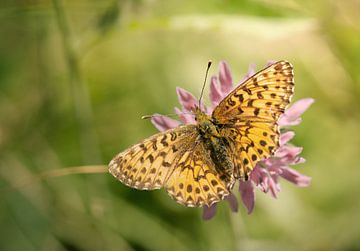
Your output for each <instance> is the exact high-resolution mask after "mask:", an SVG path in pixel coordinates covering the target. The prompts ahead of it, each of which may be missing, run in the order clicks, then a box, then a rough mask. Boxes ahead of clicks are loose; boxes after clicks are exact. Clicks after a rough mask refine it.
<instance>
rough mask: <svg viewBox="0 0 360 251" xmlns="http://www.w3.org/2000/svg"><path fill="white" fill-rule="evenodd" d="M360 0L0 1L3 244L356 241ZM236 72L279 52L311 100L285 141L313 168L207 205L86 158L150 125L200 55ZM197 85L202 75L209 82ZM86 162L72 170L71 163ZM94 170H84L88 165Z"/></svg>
mask: <svg viewBox="0 0 360 251" xmlns="http://www.w3.org/2000/svg"><path fill="white" fill-rule="evenodd" d="M359 10H360V2H359V1H357V0H347V1H332V0H328V1H326V0H320V1H306V0H305V1H304V0H285V1H271V0H242V1H235V0H211V1H205V0H200V1H179V0H167V1H159V0H132V1H131V0H121V1H113V0H101V1H100V0H98V1H96V0H91V1H90V0H74V1H70V0H68V1H65V0H53V1H46V0H43V1H41V0H19V1H6V0H5V1H1V3H0V34H1V39H0V250H76V251H77V250H144V251H145V250H146V251H147V250H154V251H155V250H156V251H157V250H160V251H161V250H314V251H315V250H348V251H353V250H360V224H359V223H360V214H359V212H360V200H359V197H358V196H359V194H360V185H359V184H360V179H359V178H360V166H359V165H360V133H359V130H360V124H359V122H360V102H359V97H360V71H359V69H360V28H359V27H360V15H359ZM208 59H212V60H213V62H214V66H213V67H212V68H211V74H215V73H216V72H217V63H218V62H219V61H220V60H226V61H227V62H228V63H229V64H230V67H231V69H232V72H233V77H234V80H235V81H239V80H241V79H242V77H243V76H244V75H245V74H246V72H247V70H248V67H249V64H251V63H255V64H256V66H257V69H260V68H262V67H263V66H264V65H265V64H266V62H267V61H268V60H269V59H271V60H278V59H286V60H289V61H290V62H292V64H293V65H294V67H295V77H296V94H295V98H294V100H298V99H301V98H304V97H313V98H314V99H315V100H316V102H315V104H314V105H313V106H312V107H311V108H310V109H309V110H308V111H307V112H306V113H305V114H304V115H303V123H302V124H301V125H299V126H297V127H295V132H296V138H295V139H294V140H293V143H294V144H295V145H298V146H303V147H304V151H303V153H302V156H303V157H304V158H306V159H307V162H306V163H304V164H301V165H298V166H296V167H295V168H297V170H299V171H300V172H302V173H304V174H306V175H309V176H311V177H313V180H312V184H311V186H310V187H308V188H297V187H295V186H293V185H292V184H289V183H287V182H286V181H284V180H283V181H282V182H281V186H282V192H281V193H280V196H279V198H278V199H276V200H275V199H273V198H271V197H270V196H269V195H265V194H263V193H261V192H260V191H257V194H256V195H257V197H256V206H255V210H254V212H253V214H251V215H247V213H246V211H245V209H244V208H243V206H240V211H239V212H238V213H237V214H234V213H231V212H230V210H229V207H228V205H227V204H226V203H220V205H219V208H218V212H217V215H216V217H214V218H213V219H212V220H211V221H207V222H205V221H203V220H202V219H201V213H202V210H201V209H191V208H190V209H189V208H185V207H183V206H181V205H178V204H177V203H175V202H173V201H172V200H171V199H170V198H169V197H168V196H167V195H166V193H165V192H164V191H154V192H141V191H135V190H132V189H130V188H127V187H125V186H124V185H122V184H121V183H119V182H117V181H116V180H115V179H114V178H113V177H112V176H111V175H110V174H108V173H106V172H101V170H103V169H101V168H104V167H101V166H100V167H99V166H89V165H106V164H107V163H108V162H109V160H110V159H111V158H112V157H113V156H114V155H115V154H116V153H118V152H120V151H121V150H123V149H125V148H126V147H127V146H129V145H131V144H134V143H136V142H137V141H140V140H141V139H143V138H145V137H147V136H149V135H151V134H153V133H155V132H156V129H155V128H154V127H153V126H152V125H151V123H150V121H148V120H141V119H140V118H141V116H142V115H145V114H152V113H155V112H159V113H173V108H174V107H175V106H179V105H178V102H177V97H176V92H175V87H176V86H181V87H183V88H186V89H188V90H190V91H192V92H193V93H194V94H195V95H196V96H198V95H199V91H200V88H201V84H202V81H203V77H204V71H205V68H206V64H207V60H208ZM207 88H208V87H207ZM76 166H83V169H81V170H82V171H81V172H84V173H85V174H84V173H83V174H72V172H73V170H74V169H71V167H76ZM93 172H95V173H93Z"/></svg>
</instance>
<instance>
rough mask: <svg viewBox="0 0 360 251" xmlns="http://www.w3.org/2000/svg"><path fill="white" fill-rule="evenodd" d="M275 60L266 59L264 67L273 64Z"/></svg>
mask: <svg viewBox="0 0 360 251" xmlns="http://www.w3.org/2000/svg"><path fill="white" fill-rule="evenodd" d="M276 62H277V61H276V60H272V59H270V60H268V61H267V63H266V65H265V66H266V67H268V66H270V65H272V64H275V63H276Z"/></svg>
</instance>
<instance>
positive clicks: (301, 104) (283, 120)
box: [279, 98, 315, 126]
mask: <svg viewBox="0 0 360 251" xmlns="http://www.w3.org/2000/svg"><path fill="white" fill-rule="evenodd" d="M314 102H315V100H314V99H312V98H304V99H300V100H298V101H297V102H295V103H294V104H293V105H292V106H291V107H289V108H287V109H286V110H285V113H284V114H283V115H282V116H281V117H280V119H279V125H280V126H288V125H298V124H300V122H301V118H300V116H301V114H303V113H304V112H305V111H306V110H307V109H308V108H309V107H310V105H311V104H312V103H314Z"/></svg>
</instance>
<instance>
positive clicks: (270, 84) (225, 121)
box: [212, 61, 294, 179]
mask: <svg viewBox="0 0 360 251" xmlns="http://www.w3.org/2000/svg"><path fill="white" fill-rule="evenodd" d="M293 93H294V75H293V67H292V65H291V64H290V63H289V62H286V61H279V62H277V63H274V64H272V65H270V66H269V67H267V68H265V69H263V70H262V71H260V72H258V73H256V74H255V75H253V76H252V77H250V78H248V79H247V80H246V81H245V82H244V83H242V84H241V85H240V86H238V87H237V88H235V90H233V91H232V92H231V93H230V94H229V95H228V96H227V97H226V98H225V99H223V100H222V101H221V102H220V104H219V105H218V106H217V107H216V108H215V109H214V111H213V114H212V117H213V119H214V121H215V123H216V124H218V125H219V127H220V128H221V129H220V130H221V134H222V135H223V136H224V137H227V138H229V139H230V140H231V141H232V142H233V144H234V149H233V152H234V154H233V157H234V162H235V168H236V169H237V170H236V171H235V176H236V177H242V178H245V179H246V178H247V176H248V174H249V172H250V171H251V170H252V169H253V168H254V167H255V165H256V163H257V162H258V161H259V160H261V159H264V158H266V157H269V156H270V155H272V154H273V153H274V152H275V151H276V149H277V148H278V147H279V134H280V133H279V128H278V124H277V121H278V119H279V117H280V115H281V114H283V113H284V111H285V108H286V106H287V105H288V104H289V102H290V100H291V97H292V95H293Z"/></svg>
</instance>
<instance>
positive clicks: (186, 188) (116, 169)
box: [109, 125, 229, 207]
mask: <svg viewBox="0 0 360 251" xmlns="http://www.w3.org/2000/svg"><path fill="white" fill-rule="evenodd" d="M109 166H110V168H109V171H110V173H111V174H112V175H113V176H114V177H116V178H117V179H119V180H120V181H121V182H123V183H124V184H126V185H128V186H130V187H133V188H136V189H142V190H152V189H159V188H161V187H165V189H166V190H167V192H168V194H169V195H170V196H171V197H172V198H174V199H175V200H176V201H177V202H178V203H180V204H183V205H185V206H189V207H195V206H203V205H208V206H210V205H211V204H213V203H214V202H217V201H220V200H221V199H223V198H224V196H226V195H228V194H229V192H228V190H227V188H228V187H229V185H228V182H227V181H226V180H225V179H223V178H222V177H221V173H218V172H217V171H216V169H215V166H214V164H213V163H212V161H211V158H210V157H209V156H208V150H207V149H206V148H205V146H204V143H203V142H202V140H201V139H200V137H199V134H198V131H197V128H196V126H195V125H185V126H181V127H177V128H175V129H172V130H168V131H166V132H163V133H158V134H156V135H154V136H152V137H150V138H148V139H145V140H144V141H143V142H141V143H139V144H136V145H134V146H132V147H130V148H129V149H127V150H125V151H124V152H122V153H120V154H118V155H117V156H115V157H114V159H113V160H112V161H111V162H110V164H109Z"/></svg>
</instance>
